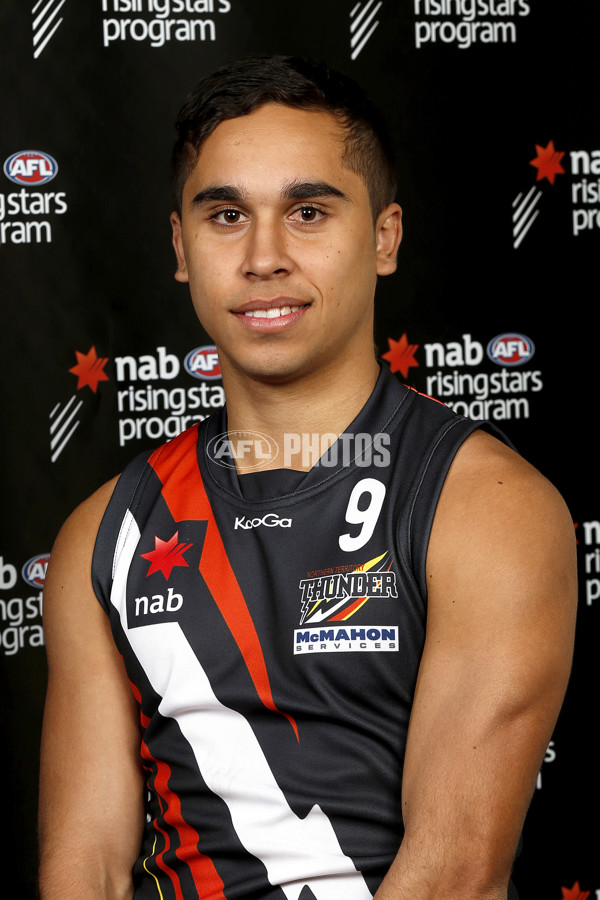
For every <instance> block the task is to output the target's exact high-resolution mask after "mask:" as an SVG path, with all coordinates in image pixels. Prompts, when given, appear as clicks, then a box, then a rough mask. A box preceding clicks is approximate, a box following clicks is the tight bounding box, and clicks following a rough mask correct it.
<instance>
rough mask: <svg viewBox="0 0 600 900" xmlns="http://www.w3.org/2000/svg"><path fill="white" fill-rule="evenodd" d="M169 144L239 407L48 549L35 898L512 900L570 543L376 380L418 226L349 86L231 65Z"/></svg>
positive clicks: (294, 64)
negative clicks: (405, 243) (406, 220)
mask: <svg viewBox="0 0 600 900" xmlns="http://www.w3.org/2000/svg"><path fill="white" fill-rule="evenodd" d="M179 134H180V136H179V141H178V143H177V145H176V150H175V154H174V183H175V186H176V194H177V198H176V206H177V212H175V213H174V214H173V216H172V225H173V243H174V247H175V252H176V256H177V264H178V268H177V273H176V278H177V279H178V280H179V281H181V282H185V283H188V284H189V287H190V291H191V295H192V300H193V302H194V306H195V308H196V311H197V313H198V316H199V318H200V320H201V322H202V324H203V326H204V327H205V329H206V331H207V332H208V333H209V334H210V335H211V337H212V339H213V340H214V342H215V344H216V346H217V348H218V351H219V359H220V364H221V369H222V373H223V384H224V388H225V393H226V397H227V409H226V412H224V413H223V415H217V416H214V417H211V419H209V420H207V421H206V422H204V423H202V425H201V426H200V427H196V428H192V429H190V430H188V431H187V432H184V434H183V435H181V436H179V437H178V438H176V439H174V440H173V441H172V442H170V443H169V444H166V445H165V446H164V447H162V448H159V449H158V450H157V451H155V452H154V453H153V454H152V456H151V457H150V459H149V460H146V459H138V460H137V461H135V462H134V463H133V464H132V465H131V466H129V467H128V468H127V469H126V470H125V472H124V474H123V475H122V477H121V478H120V480H119V481H118V483H117V484H116V485H115V482H111V483H110V484H108V485H106V486H105V487H103V488H101V489H100V491H99V492H97V493H96V494H95V495H93V496H92V497H91V498H90V499H89V500H88V501H86V502H85V503H84V504H83V505H82V506H81V507H80V508H79V509H78V510H76V511H75V513H74V514H73V515H72V516H71V518H70V519H69V520H68V521H67V523H66V524H65V526H64V527H63V529H62V531H61V534H60V535H59V537H58V539H57V542H56V546H55V549H54V551H53V554H52V562H51V564H50V567H49V571H48V578H47V582H46V591H45V627H46V640H47V646H48V658H49V685H48V698H47V708H46V717H45V724H44V737H43V759H42V787H41V839H42V868H41V892H42V898H43V900H53V898H60V900H70V898H86V900H92V898H111V900H113V898H132V897H135V898H136V900H141V898H156V897H160V898H165V900H167V898H184V900H188V898H197V897H199V898H211V900H212V898H250V897H252V898H298V900H308V898H318V900H339V898H342V897H344V898H353V900H354V898H356V900H359V898H360V900H363V898H364V900H367V898H370V897H376V898H377V900H392V898H394V900H408V898H411V900H434V898H435V900H453V898H456V900H458V898H460V900H483V898H485V900H500V898H506V896H507V885H508V881H509V876H510V871H511V865H512V861H513V857H514V853H515V848H516V845H517V841H518V837H519V833H520V829H521V826H522V823H523V818H524V815H525V811H526V809H527V806H528V803H529V801H530V798H531V795H532V791H533V788H534V784H535V779H536V775H537V772H538V769H539V766H540V763H541V761H542V758H543V755H544V751H545V748H546V745H547V742H548V740H549V738H550V735H551V731H552V728H553V725H554V722H555V719H556V716H557V713H558V710H559V707H560V704H561V701H562V697H563V693H564V690H565V685H566V681H567V678H568V672H569V668H570V658H571V650H572V640H573V624H574V616H575V596H576V593H575V562H574V559H575V557H574V540H573V528H572V523H571V521H570V517H569V515H568V513H567V511H566V510H565V507H564V504H563V502H562V500H561V499H560V497H559V496H558V495H557V494H556V492H555V490H554V489H553V488H552V487H551V486H550V485H549V484H548V483H547V482H546V481H545V480H544V479H543V478H542V476H541V475H539V474H538V473H537V472H536V471H535V470H533V469H532V468H531V467H530V466H529V465H528V464H527V463H525V462H524V461H523V460H522V459H521V458H520V457H519V456H517V455H516V454H515V453H514V452H513V451H511V450H510V449H509V448H508V447H506V446H505V445H504V444H503V443H502V442H500V441H499V440H497V439H496V438H495V437H493V436H491V435H490V434H489V433H486V432H485V431H483V430H481V429H479V428H478V427H477V426H476V425H475V424H474V423H470V422H468V421H466V420H464V419H462V418H461V417H459V416H456V415H454V414H453V413H451V412H450V411H449V410H447V409H446V407H444V406H443V405H442V404H439V403H437V402H435V401H433V400H430V399H428V398H425V397H422V396H420V395H418V394H417V393H416V392H415V391H412V390H408V389H406V388H404V387H403V386H402V385H401V384H400V383H399V382H398V381H397V380H396V379H395V378H393V377H392V376H391V375H390V373H389V371H386V370H385V369H380V367H379V365H378V364H377V362H376V360H375V357H374V353H373V299H374V291H375V283H376V280H377V277H378V276H380V275H387V274H389V273H391V272H393V271H394V269H395V266H396V253H397V250H398V245H399V242H400V236H401V218H400V208H399V207H398V205H397V204H396V203H395V202H394V185H393V175H392V168H391V164H390V161H389V158H388V155H387V150H386V147H385V143H384V142H383V141H382V139H381V137H380V135H379V124H378V122H377V118H376V116H375V115H374V114H373V113H372V111H371V110H370V108H369V106H368V104H367V103H366V101H365V100H364V98H363V97H362V95H361V94H360V93H359V92H358V91H357V89H356V88H355V86H353V85H352V84H351V83H349V82H348V81H347V80H346V79H344V78H342V77H341V76H338V75H336V74H335V73H332V72H330V71H328V70H327V69H325V68H323V67H319V66H312V65H310V64H308V63H306V62H304V61H300V60H293V59H287V58H285V59H282V58H272V59H260V60H249V61H245V62H243V63H237V64H234V65H232V66H230V67H228V68H227V69H225V70H222V71H220V72H218V73H216V75H213V76H211V77H209V78H207V79H205V81H204V82H202V83H201V85H200V86H199V88H198V89H197V90H196V92H195V93H194V94H193V95H192V96H191V97H190V99H189V100H188V102H187V103H186V105H185V107H184V109H183V111H182V113H181V116H180V120H179ZM226 437H228V439H229V440H228V441H227V440H225V438H226ZM226 451H227V452H226ZM321 453H323V456H321ZM319 457H321V458H320V459H319ZM409 719H410V725H409Z"/></svg>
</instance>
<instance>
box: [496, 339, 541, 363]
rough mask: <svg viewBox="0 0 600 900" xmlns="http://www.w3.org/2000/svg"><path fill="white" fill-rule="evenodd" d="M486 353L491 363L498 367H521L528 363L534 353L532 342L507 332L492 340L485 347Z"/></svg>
mask: <svg viewBox="0 0 600 900" xmlns="http://www.w3.org/2000/svg"><path fill="white" fill-rule="evenodd" d="M487 353H488V356H489V358H490V359H491V360H492V362H495V363H497V364H498V365H499V366H522V365H523V364H524V363H526V362H529V360H530V359H531V357H532V356H533V354H534V353H535V347H534V346H533V341H531V340H530V339H529V338H528V337H525V335H524V334H516V333H513V332H507V333H506V334H499V335H498V336H497V337H495V338H492V340H491V341H490V342H489V344H488V346H487Z"/></svg>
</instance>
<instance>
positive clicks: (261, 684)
mask: <svg viewBox="0 0 600 900" xmlns="http://www.w3.org/2000/svg"><path fill="white" fill-rule="evenodd" d="M197 440H198V426H195V427H193V428H190V429H188V431H185V432H184V433H183V434H182V435H180V436H179V438H175V439H174V440H173V441H170V442H169V443H168V444H165V445H164V446H163V447H161V448H159V449H158V450H157V451H155V453H153V454H152V456H151V457H150V460H149V462H150V465H151V466H152V468H153V469H154V471H155V472H156V474H157V476H158V477H159V479H160V481H161V482H162V484H163V489H162V495H163V498H164V500H165V502H166V504H167V506H168V507H169V510H170V512H171V515H172V516H173V518H174V520H175V521H176V522H182V521H186V520H188V519H191V520H196V521H198V520H200V521H206V523H207V526H206V537H205V539H204V547H203V549H202V558H201V560H200V572H201V573H202V577H203V578H204V580H205V582H206V585H207V587H208V589H209V591H210V592H211V594H212V596H213V598H214V600H215V602H216V604H217V606H218V607H219V610H220V611H221V614H222V615H223V618H224V619H225V621H226V622H227V626H228V628H229V630H230V631H231V634H232V635H233V638H234V640H235V642H236V644H237V645H238V648H239V650H240V653H241V654H242V657H243V659H244V662H245V664H246V667H247V669H248V672H249V673H250V677H251V678H252V681H253V683H254V687H255V688H256V692H257V694H258V696H259V697H260V700H261V702H262V703H263V704H264V705H265V706H266V707H267V709H270V710H272V711H273V712H277V713H279V714H280V715H283V716H285V718H286V719H287V720H288V721H289V723H290V725H291V726H292V728H293V729H294V733H295V735H296V739H297V740H299V739H300V738H299V735H298V726H297V725H296V722H295V721H294V719H293V718H292V716H290V715H289V714H288V713H285V712H282V711H281V710H279V709H278V708H277V706H276V705H275V701H274V700H273V695H272V692H271V685H270V682H269V675H268V672H267V666H266V663H265V658H264V655H263V652H262V647H261V645H260V640H259V638H258V634H257V633H256V629H255V627H254V622H253V621H252V617H251V615H250V610H249V609H248V606H247V605H246V601H245V600H244V595H243V594H242V591H241V588H240V586H239V584H238V582H237V578H236V577H235V573H234V571H233V569H232V567H231V563H230V562H229V559H228V557H227V551H226V550H225V546H224V544H223V540H222V538H221V535H220V534H219V529H218V527H217V523H216V521H215V517H214V515H213V511H212V508H211V505H210V501H209V499H208V497H207V495H206V491H205V490H204V484H203V482H202V476H201V474H200V470H199V468H198V462H197V459H196V443H197Z"/></svg>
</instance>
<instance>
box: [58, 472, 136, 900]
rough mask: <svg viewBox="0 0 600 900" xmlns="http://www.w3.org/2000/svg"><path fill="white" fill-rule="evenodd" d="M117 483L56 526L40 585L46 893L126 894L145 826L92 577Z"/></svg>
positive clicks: (127, 712)
mask: <svg viewBox="0 0 600 900" xmlns="http://www.w3.org/2000/svg"><path fill="white" fill-rule="evenodd" d="M113 486H114V483H109V484H108V485H106V486H105V487H104V488H101V489H100V491H98V492H97V493H96V494H94V495H93V496H92V497H91V498H90V499H89V500H88V501H86V502H85V503H84V504H82V506H80V507H79V508H78V509H77V510H76V511H75V512H74V513H73V515H72V516H71V517H70V518H69V519H68V520H67V522H66V523H65V525H64V526H63V528H62V530H61V532H60V534H59V536H58V538H57V540H56V544H55V547H54V549H53V551H52V555H51V561H50V565H49V567H48V575H47V579H46V584H45V589H44V630H45V637H46V645H47V653H48V665H49V679H48V693H47V698H46V708H45V713H44V726H43V735H42V761H41V782H40V847H41V862H40V891H41V897H42V898H43V900H55V898H56V900H59V898H60V900H96V898H106V900H108V898H110V900H121V898H131V897H132V896H133V885H132V880H131V869H132V866H133V863H134V861H135V858H136V856H137V854H138V852H139V848H140V843H141V831H142V827H143V816H144V811H143V777H142V770H141V767H140V763H139V745H140V733H139V724H138V722H139V719H138V713H137V711H136V709H135V703H134V700H133V696H132V693H131V689H130V686H129V684H128V681H127V678H126V675H125V670H124V667H123V661H122V659H121V657H120V655H119V653H118V652H117V649H116V647H115V645H114V643H113V639H112V636H111V632H110V626H109V620H108V617H107V615H106V613H105V612H104V610H103V609H102V607H101V606H100V604H99V602H98V600H97V599H96V597H95V595H94V593H93V590H92V584H91V575H90V572H91V557H92V551H93V546H94V541H95V537H96V532H97V530H98V526H99V523H100V519H101V516H102V514H103V512H104V509H105V506H106V503H107V502H108V499H109V497H110V495H111V493H112V489H113Z"/></svg>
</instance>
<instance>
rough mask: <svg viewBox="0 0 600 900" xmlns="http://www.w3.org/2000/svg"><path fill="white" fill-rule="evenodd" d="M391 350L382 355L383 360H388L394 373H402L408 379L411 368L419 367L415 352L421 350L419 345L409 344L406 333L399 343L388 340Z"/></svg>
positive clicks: (391, 339)
mask: <svg viewBox="0 0 600 900" xmlns="http://www.w3.org/2000/svg"><path fill="white" fill-rule="evenodd" d="M388 345H389V348H390V349H389V350H388V352H387V353H384V354H382V359H386V360H387V361H388V362H389V364H390V370H391V371H392V372H401V373H402V375H403V377H404V378H407V377H408V370H409V369H410V368H411V366H418V365H419V363H418V362H417V361H416V359H415V350H418V349H419V345H418V344H409V343H408V338H407V337H406V332H405V333H404V334H403V335H402V337H401V338H400V340H399V341H395V340H394V339H393V338H388Z"/></svg>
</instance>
